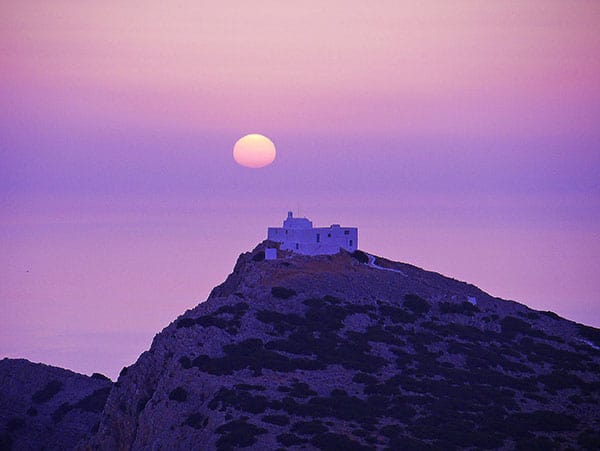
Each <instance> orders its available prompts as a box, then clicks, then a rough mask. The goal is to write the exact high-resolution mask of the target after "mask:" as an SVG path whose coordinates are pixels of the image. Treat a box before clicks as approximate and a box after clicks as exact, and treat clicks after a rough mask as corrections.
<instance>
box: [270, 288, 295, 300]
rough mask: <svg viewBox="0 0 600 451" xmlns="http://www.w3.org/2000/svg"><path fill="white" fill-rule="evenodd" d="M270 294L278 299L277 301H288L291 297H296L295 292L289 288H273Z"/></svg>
mask: <svg viewBox="0 0 600 451" xmlns="http://www.w3.org/2000/svg"><path fill="white" fill-rule="evenodd" d="M271 294H272V295H273V297H276V298H279V299H288V298H291V297H292V296H296V294H297V293H296V291H295V290H292V289H291V288H285V287H273V288H271Z"/></svg>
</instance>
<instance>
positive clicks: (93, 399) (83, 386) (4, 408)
mask: <svg viewBox="0 0 600 451" xmlns="http://www.w3.org/2000/svg"><path fill="white" fill-rule="evenodd" d="M111 387H112V382H111V381H110V379H108V378H107V377H106V376H103V375H101V374H94V375H93V376H92V377H89V376H84V375H83V374H77V373H74V372H72V371H69V370H64V369H62V368H56V367H52V366H48V365H43V364H41V363H32V362H29V361H27V360H24V359H2V360H0V450H9V449H14V450H30V449H31V450H33V449H35V450H39V449H44V450H66V449H73V448H74V447H75V445H77V443H78V442H79V441H80V440H81V439H83V438H84V437H85V436H86V435H87V436H89V435H91V434H92V433H93V432H94V431H95V429H94V428H97V427H98V425H99V420H100V413H101V412H102V409H103V408H104V404H105V402H106V398H107V397H108V394H109V392H110V389H111Z"/></svg>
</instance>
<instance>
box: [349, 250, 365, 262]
mask: <svg viewBox="0 0 600 451" xmlns="http://www.w3.org/2000/svg"><path fill="white" fill-rule="evenodd" d="M350 255H352V257H354V258H355V259H356V260H358V261H359V262H361V263H369V256H368V255H367V254H365V253H364V252H363V251H359V250H355V251H354V252H352V254H350Z"/></svg>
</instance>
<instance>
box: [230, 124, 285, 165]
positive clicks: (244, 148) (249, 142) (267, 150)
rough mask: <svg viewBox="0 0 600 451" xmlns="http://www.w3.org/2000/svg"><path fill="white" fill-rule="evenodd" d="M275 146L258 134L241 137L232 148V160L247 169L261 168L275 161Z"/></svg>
mask: <svg viewBox="0 0 600 451" xmlns="http://www.w3.org/2000/svg"><path fill="white" fill-rule="evenodd" d="M275 155H276V151H275V144H273V141H271V140H270V139H269V138H267V137H266V136H264V135H259V134H258V133H251V134H249V135H246V136H242V137H241V138H240V139H238V140H237V142H236V143H235V145H234V146H233V159H234V160H235V161H236V163H237V164H239V165H241V166H245V167H247V168H253V169H258V168H263V167H265V166H268V165H270V164H271V163H273V161H274V160H275Z"/></svg>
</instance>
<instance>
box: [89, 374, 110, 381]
mask: <svg viewBox="0 0 600 451" xmlns="http://www.w3.org/2000/svg"><path fill="white" fill-rule="evenodd" d="M92 379H99V380H102V381H107V382H112V381H111V380H110V379H109V378H108V377H106V376H105V375H104V374H101V373H94V374H92Z"/></svg>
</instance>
